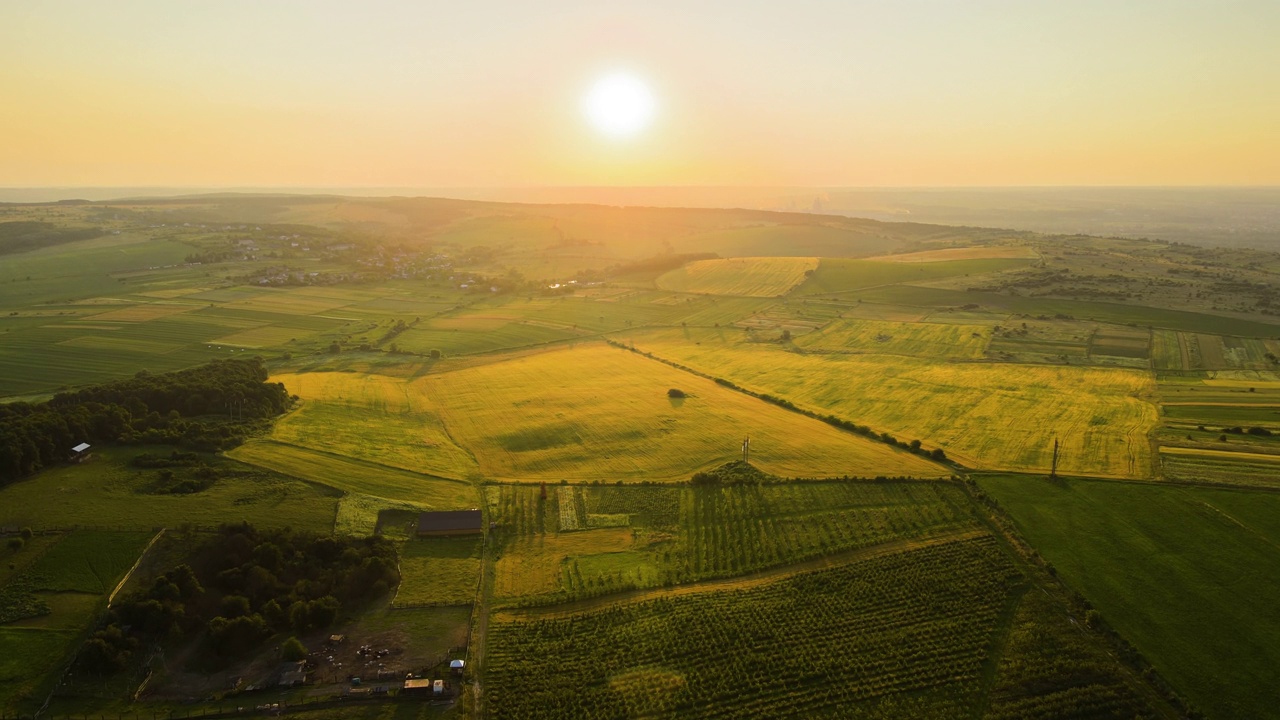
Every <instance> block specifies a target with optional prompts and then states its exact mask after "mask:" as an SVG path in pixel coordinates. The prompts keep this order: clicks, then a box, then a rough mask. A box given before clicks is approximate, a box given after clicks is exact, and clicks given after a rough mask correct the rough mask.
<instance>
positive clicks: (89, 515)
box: [0, 448, 339, 530]
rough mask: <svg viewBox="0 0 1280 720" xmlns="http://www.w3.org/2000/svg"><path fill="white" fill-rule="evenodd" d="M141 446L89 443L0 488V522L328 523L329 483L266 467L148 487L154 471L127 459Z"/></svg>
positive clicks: (131, 525) (316, 526)
mask: <svg viewBox="0 0 1280 720" xmlns="http://www.w3.org/2000/svg"><path fill="white" fill-rule="evenodd" d="M144 449H146V448H109V449H101V450H97V451H96V452H95V453H94V455H95V457H94V459H93V460H91V461H90V462H87V463H84V464H82V465H70V466H63V467H57V468H52V469H50V470H47V471H45V472H43V473H41V474H39V475H36V476H34V477H31V478H27V479H24V480H20V481H18V482H15V483H12V484H9V485H6V486H5V487H3V488H0V526H24V525H25V526H30V527H33V528H66V527H72V526H76V525H88V526H98V527H101V526H108V527H113V528H122V529H139V530H149V529H151V528H155V527H163V526H166V525H169V526H178V525H181V524H183V523H194V524H198V525H206V526H209V525H217V524H219V523H224V522H239V521H241V520H247V521H249V522H252V523H254V524H257V525H264V526H272V527H278V526H282V525H288V526H292V527H293V528H295V529H300V530H301V529H310V530H329V529H331V528H332V527H333V518H334V513H335V512H336V508H337V501H338V495H339V493H338V492H337V491H334V490H331V489H329V488H325V487H321V486H318V485H313V484H309V483H304V482H300V481H298V480H295V479H292V478H288V477H283V476H281V475H276V474H273V473H258V474H256V475H251V476H249V477H235V476H232V477H225V478H222V479H220V480H219V481H218V482H216V483H215V484H214V485H213V486H212V487H210V488H209V489H207V490H204V491H203V492H199V493H194V494H187V495H157V494H152V493H150V492H149V491H148V489H149V488H150V486H151V485H152V484H153V483H154V476H153V474H154V471H152V472H151V473H147V472H144V471H140V470H138V469H136V468H133V467H131V466H130V465H129V461H130V460H131V459H132V458H133V457H134V456H135V455H137V454H138V453H139V452H142V451H143V450H144ZM239 467H244V466H239Z"/></svg>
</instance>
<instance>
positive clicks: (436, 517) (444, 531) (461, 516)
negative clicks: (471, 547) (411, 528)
mask: <svg viewBox="0 0 1280 720" xmlns="http://www.w3.org/2000/svg"><path fill="white" fill-rule="evenodd" d="M483 523H484V520H483V518H481V516H480V511H479V510H441V511H434V512H424V513H422V514H421V515H419V516H418V535H420V536H421V535H471V534H475V533H479V532H482V531H483Z"/></svg>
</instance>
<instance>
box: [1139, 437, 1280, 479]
mask: <svg viewBox="0 0 1280 720" xmlns="http://www.w3.org/2000/svg"><path fill="white" fill-rule="evenodd" d="M1160 462H1161V464H1162V466H1163V468H1164V476H1165V477H1166V478H1168V479H1170V480H1185V481H1191V482H1211V483H1220V484H1222V485H1245V486H1250V487H1273V488H1275V487H1280V455H1265V454H1262V453H1252V452H1227V451H1222V450H1211V449H1203V448H1181V447H1169V446H1164V447H1161V448H1160Z"/></svg>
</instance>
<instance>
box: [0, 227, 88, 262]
mask: <svg viewBox="0 0 1280 720" xmlns="http://www.w3.org/2000/svg"><path fill="white" fill-rule="evenodd" d="M102 234H104V233H103V231H102V228H96V227H90V228H65V227H58V226H57V225H55V224H53V223H47V222H37V221H34V220H16V221H13V222H0V255H8V254H12V253H20V252H26V251H28V250H35V249H36V248H42V247H50V246H52V245H61V244H63V243H69V242H75V241H77V240H88V239H90V238H96V237H98V236H99V235H102Z"/></svg>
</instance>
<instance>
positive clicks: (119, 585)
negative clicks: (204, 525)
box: [107, 528, 168, 608]
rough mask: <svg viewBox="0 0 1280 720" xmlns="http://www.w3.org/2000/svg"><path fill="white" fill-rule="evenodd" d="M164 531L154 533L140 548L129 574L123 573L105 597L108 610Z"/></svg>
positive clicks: (161, 529) (162, 529) (163, 529)
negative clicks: (144, 545)
mask: <svg viewBox="0 0 1280 720" xmlns="http://www.w3.org/2000/svg"><path fill="white" fill-rule="evenodd" d="M166 530H168V528H160V532H158V533H156V536H155V537H153V538H151V542H149V543H147V546H146V547H144V548H142V552H141V553H139V554H138V559H137V560H134V561H133V567H131V568H129V572H127V573H125V574H124V577H122V578H120V582H118V583H116V587H115V589H114V590H112V591H111V594H110V595H108V596H107V607H108V608H110V607H111V603H113V602H115V600H116V595H118V594H119V593H120V591H121V590H123V589H124V586H125V584H126V583H128V582H129V578H131V577H133V573H134V572H136V571H137V569H138V566H139V565H141V564H142V560H143V558H145V557H146V556H147V553H148V552H151V548H152V547H153V546H155V544H156V542H157V541H158V540H159V539H160V538H161V537H162V536H163V535H164V534H165V531H166Z"/></svg>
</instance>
